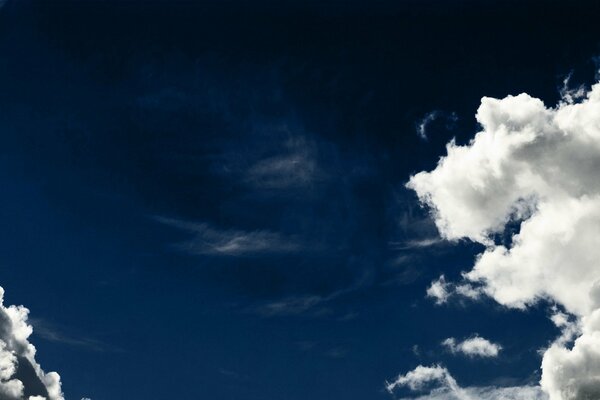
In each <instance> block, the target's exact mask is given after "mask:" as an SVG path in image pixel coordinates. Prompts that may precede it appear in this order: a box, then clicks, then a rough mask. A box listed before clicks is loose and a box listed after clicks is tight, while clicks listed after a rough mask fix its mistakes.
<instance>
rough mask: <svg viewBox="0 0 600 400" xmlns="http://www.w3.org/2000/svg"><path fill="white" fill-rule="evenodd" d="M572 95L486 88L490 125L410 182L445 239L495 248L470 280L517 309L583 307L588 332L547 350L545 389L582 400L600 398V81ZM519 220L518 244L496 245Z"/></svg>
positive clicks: (579, 323) (482, 119)
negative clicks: (493, 94) (547, 100)
mask: <svg viewBox="0 0 600 400" xmlns="http://www.w3.org/2000/svg"><path fill="white" fill-rule="evenodd" d="M567 83H568V82H567ZM565 93H566V94H565V96H566V98H564V99H563V101H561V102H560V103H559V104H558V105H557V106H556V107H554V108H548V107H546V106H545V105H544V103H543V102H542V101H541V100H539V99H536V98H533V97H531V96H529V95H527V94H520V95H518V96H508V97H506V98H504V99H493V98H488V97H484V98H483V99H482V101H481V106H480V107H479V109H478V111H477V115H476V117H477V121H478V122H479V123H480V124H481V126H482V130H481V131H480V132H479V133H477V134H476V135H475V137H474V138H473V139H472V140H471V142H470V143H468V144H467V145H458V144H456V143H455V142H454V141H452V142H450V143H449V144H448V145H447V155H446V156H445V157H443V158H441V159H440V161H439V163H438V165H437V167H436V168H435V169H434V170H433V171H431V172H421V173H418V174H416V175H414V176H413V177H411V179H410V181H409V183H408V187H409V188H412V189H413V190H415V191H416V193H417V195H418V197H419V199H420V200H421V201H422V202H423V203H424V204H426V205H428V206H429V208H430V209H431V211H432V213H433V216H434V218H435V223H436V225H437V227H438V229H439V231H440V233H441V235H442V236H443V237H444V238H446V239H448V240H459V239H462V238H467V239H471V240H473V241H475V242H479V243H481V244H483V245H485V246H486V248H485V251H483V253H482V254H480V255H479V257H478V258H477V260H476V262H475V265H474V267H473V269H472V270H471V271H469V272H467V273H466V274H465V275H464V278H465V280H466V281H467V283H472V284H475V285H479V286H478V287H479V288H480V289H481V291H482V292H483V293H485V294H487V295H489V296H490V297H492V298H493V299H494V300H496V301H497V302H498V303H500V304H502V305H504V306H506V307H511V308H519V309H524V308H526V307H528V306H530V305H532V304H534V303H536V302H537V301H539V300H542V299H546V300H549V301H551V302H554V303H556V304H558V305H560V306H561V307H563V308H564V310H565V311H566V312H567V313H569V314H571V315H573V316H574V318H575V322H574V324H575V326H576V327H577V331H579V332H581V335H580V336H579V337H578V338H577V339H576V340H575V343H574V345H573V347H572V348H568V347H567V345H566V341H565V340H563V339H561V338H562V336H561V338H559V340H557V342H556V343H554V344H553V345H552V346H550V348H549V349H547V351H546V352H545V354H544V358H543V363H542V368H543V374H542V379H541V386H542V388H543V389H544V390H545V391H546V392H547V393H548V394H549V396H550V399H551V400H582V399H591V398H600V350H598V349H600V315H599V313H600V311H599V309H600V261H599V260H600V246H599V245H598V238H599V237H600V179H598V173H599V171H600V84H596V85H594V86H592V88H591V90H590V91H589V92H588V93H586V95H585V96H584V97H585V98H583V99H581V100H580V101H579V102H575V100H576V99H577V98H580V97H582V95H581V93H578V92H577V91H576V92H575V93H573V92H569V91H566V92H565ZM567 95H568V96H567ZM515 221H516V222H520V229H519V231H518V233H516V234H514V235H513V236H512V241H511V243H510V244H506V243H504V244H499V243H497V241H496V240H495V239H496V237H497V234H499V233H503V232H504V230H505V228H506V227H507V224H509V223H513V222H515ZM569 329H570V330H571V331H573V329H572V327H571V328H569Z"/></svg>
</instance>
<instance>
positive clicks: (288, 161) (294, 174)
mask: <svg viewBox="0 0 600 400" xmlns="http://www.w3.org/2000/svg"><path fill="white" fill-rule="evenodd" d="M314 152H315V150H314V148H313V146H310V145H309V144H308V143H307V141H306V140H305V139H303V138H296V139H289V140H287V141H286V142H285V144H284V150H283V151H282V152H280V153H279V154H276V155H273V156H269V157H265V158H262V159H260V160H258V161H256V162H255V163H254V164H252V165H251V166H250V167H249V168H248V169H247V171H246V173H245V181H246V182H247V183H249V184H251V185H253V186H255V187H258V188H264V189H286V188H293V187H306V186H309V185H311V184H312V183H313V182H314V181H315V180H316V179H317V178H318V176H319V168H318V165H317V161H316V158H315V154H314Z"/></svg>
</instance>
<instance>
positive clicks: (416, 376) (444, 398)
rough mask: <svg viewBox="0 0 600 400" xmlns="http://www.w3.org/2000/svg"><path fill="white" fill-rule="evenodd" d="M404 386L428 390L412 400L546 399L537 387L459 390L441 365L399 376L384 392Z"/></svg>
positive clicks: (423, 367)
mask: <svg viewBox="0 0 600 400" xmlns="http://www.w3.org/2000/svg"><path fill="white" fill-rule="evenodd" d="M402 387H406V388H408V389H410V390H411V391H423V390H424V389H426V390H429V393H428V394H426V395H423V396H420V397H417V398H416V399H415V400H544V399H547V396H546V395H545V394H544V393H543V392H542V391H541V390H540V388H539V387H536V386H515V387H496V386H484V387H469V388H462V387H460V386H459V385H458V383H457V382H456V380H455V379H454V378H453V377H452V375H450V373H449V372H448V370H447V369H446V368H444V367H442V366H440V365H434V366H431V367H426V366H423V365H419V366H418V367H417V368H415V369H414V370H412V371H409V372H407V373H406V374H405V375H400V376H398V377H397V378H396V380H394V381H393V382H391V383H386V389H387V390H388V391H389V392H393V391H395V390H396V389H399V388H402Z"/></svg>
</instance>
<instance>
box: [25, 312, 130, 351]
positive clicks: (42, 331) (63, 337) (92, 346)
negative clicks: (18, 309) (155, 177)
mask: <svg viewBox="0 0 600 400" xmlns="http://www.w3.org/2000/svg"><path fill="white" fill-rule="evenodd" d="M30 322H31V324H32V325H33V327H34V328H35V335H36V336H39V337H40V338H42V339H45V340H48V341H50V342H56V343H63V344H66V345H69V346H75V347H81V348H85V349H88V350H92V351H120V350H119V349H117V348H116V347H114V346H111V345H108V344H106V343H103V342H101V341H99V340H96V339H92V338H88V337H76V336H72V335H69V334H66V333H65V332H64V329H63V328H59V327H58V326H56V325H55V324H52V323H50V322H48V321H45V320H43V319H39V318H32V319H31V320H30Z"/></svg>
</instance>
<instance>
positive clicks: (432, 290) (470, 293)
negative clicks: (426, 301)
mask: <svg viewBox="0 0 600 400" xmlns="http://www.w3.org/2000/svg"><path fill="white" fill-rule="evenodd" d="M481 294H482V292H481V289H480V288H478V287H474V286H473V285H471V284H470V283H463V284H458V285H457V284H455V283H450V282H447V281H446V277H445V276H444V275H441V276H440V277H439V278H438V279H437V280H435V281H433V282H431V285H430V286H429V288H427V297H431V298H433V299H434V300H435V304H437V305H441V304H444V303H446V302H447V301H448V299H449V298H450V297H452V296H454V295H459V296H461V297H467V298H469V299H471V300H477V299H479V298H480V297H481Z"/></svg>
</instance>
